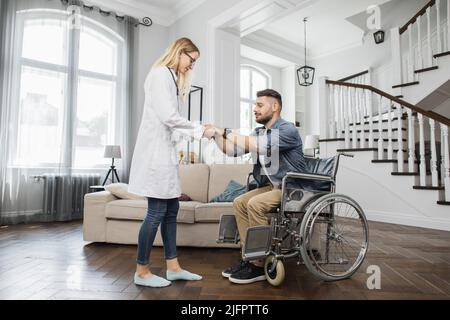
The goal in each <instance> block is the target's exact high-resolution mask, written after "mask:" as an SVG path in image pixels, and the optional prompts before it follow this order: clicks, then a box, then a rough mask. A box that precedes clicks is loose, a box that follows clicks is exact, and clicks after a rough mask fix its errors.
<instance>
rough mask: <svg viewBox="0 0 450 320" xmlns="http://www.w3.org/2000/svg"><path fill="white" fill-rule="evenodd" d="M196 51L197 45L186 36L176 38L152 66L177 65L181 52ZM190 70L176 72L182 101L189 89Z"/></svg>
mask: <svg viewBox="0 0 450 320" xmlns="http://www.w3.org/2000/svg"><path fill="white" fill-rule="evenodd" d="M191 52H198V54H200V50H198V48H197V46H196V45H195V44H194V43H193V42H192V41H191V40H190V39H188V38H180V39H177V40H176V41H175V42H174V43H172V44H171V45H170V46H169V47H168V48H167V50H166V52H165V53H164V54H163V55H162V56H161V57H160V58H159V59H158V60H157V61H156V62H155V64H154V66H166V67H169V68H175V67H176V66H177V65H178V62H179V59H180V54H181V53H188V54H189V53H191ZM191 80H192V70H188V71H187V72H186V73H184V74H182V73H179V74H177V84H178V91H179V93H180V94H181V98H182V99H183V101H186V99H187V96H188V95H189V91H190V89H191Z"/></svg>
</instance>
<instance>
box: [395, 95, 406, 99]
mask: <svg viewBox="0 0 450 320" xmlns="http://www.w3.org/2000/svg"><path fill="white" fill-rule="evenodd" d="M395 97H396V98H399V99H402V98H404V96H403V95H398V96H395Z"/></svg>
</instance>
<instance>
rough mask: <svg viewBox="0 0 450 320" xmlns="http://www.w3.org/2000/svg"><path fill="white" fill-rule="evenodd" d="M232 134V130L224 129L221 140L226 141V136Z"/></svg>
mask: <svg viewBox="0 0 450 320" xmlns="http://www.w3.org/2000/svg"><path fill="white" fill-rule="evenodd" d="M232 132H233V130H231V129H230V128H225V129H223V136H222V137H223V138H224V139H226V138H227V135H229V134H230V133H232Z"/></svg>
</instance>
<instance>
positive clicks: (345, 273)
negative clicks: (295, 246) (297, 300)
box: [300, 193, 369, 281]
mask: <svg viewBox="0 0 450 320" xmlns="http://www.w3.org/2000/svg"><path fill="white" fill-rule="evenodd" d="M300 234H301V235H302V244H301V246H300V253H301V255H302V259H303V261H304V263H305V266H306V267H307V268H308V270H309V271H310V272H311V273H313V274H314V275H315V276H317V277H319V278H320V279H322V280H325V281H335V280H341V279H346V278H349V277H351V276H352V275H353V274H354V273H355V272H356V271H357V270H358V268H359V267H360V266H361V264H362V262H363V260H364V258H365V256H366V253H367V249H368V239H369V229H368V223H367V219H366V217H365V215H364V212H363V210H362V209H361V207H360V206H359V205H358V203H356V201H354V200H353V199H351V198H350V197H348V196H346V195H342V194H335V193H332V194H327V195H325V196H322V197H320V198H319V199H317V200H316V201H315V202H314V203H313V204H312V205H311V206H310V207H309V208H308V210H307V212H306V214H305V217H304V219H303V221H302V223H301V226H300Z"/></svg>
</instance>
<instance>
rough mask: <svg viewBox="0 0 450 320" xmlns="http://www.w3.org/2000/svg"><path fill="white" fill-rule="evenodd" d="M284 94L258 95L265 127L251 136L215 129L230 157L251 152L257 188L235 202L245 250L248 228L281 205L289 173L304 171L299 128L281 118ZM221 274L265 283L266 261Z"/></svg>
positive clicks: (258, 118) (237, 280) (259, 116)
mask: <svg viewBox="0 0 450 320" xmlns="http://www.w3.org/2000/svg"><path fill="white" fill-rule="evenodd" d="M281 108H282V100H281V95H280V94H279V93H278V92H277V91H275V90H272V89H266V90H263V91H259V92H257V99H256V103H255V107H254V109H253V112H254V114H255V120H256V122H257V123H259V124H262V125H263V126H262V127H258V128H256V129H255V131H254V132H253V133H252V134H251V135H250V136H243V135H239V134H238V133H236V132H233V131H232V130H231V129H228V128H225V129H222V128H215V130H216V135H215V141H216V143H217V145H218V146H219V147H220V148H221V149H222V151H223V152H224V153H226V154H227V155H229V156H235V157H237V156H240V155H243V154H245V153H249V152H251V153H252V155H253V159H254V163H255V165H254V167H253V176H254V178H255V180H256V183H257V188H256V189H254V190H251V191H249V192H247V193H245V194H243V195H241V196H240V197H238V198H236V199H235V200H234V202H233V207H234V211H235V215H236V222H237V225H238V230H239V236H240V239H241V244H242V247H244V241H245V238H246V234H247V229H248V228H249V227H253V226H258V225H265V224H267V222H268V221H267V216H266V215H267V214H268V213H270V212H272V211H273V210H275V209H276V208H277V207H279V205H280V203H281V183H282V179H283V177H284V176H285V175H286V173H287V172H305V159H304V156H303V148H302V140H301V138H300V135H299V133H298V130H297V128H296V127H295V126H294V125H293V124H292V123H290V122H287V121H285V120H284V119H282V118H281V117H280V114H281ZM222 275H223V276H224V277H226V278H228V279H229V280H230V281H231V282H233V283H239V284H246V283H252V282H255V281H261V280H265V279H266V277H265V274H264V267H263V262H262V261H260V260H257V261H251V262H244V261H243V260H240V261H239V262H237V263H236V264H235V265H233V266H231V267H229V268H227V269H225V270H224V271H223V272H222Z"/></svg>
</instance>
